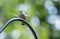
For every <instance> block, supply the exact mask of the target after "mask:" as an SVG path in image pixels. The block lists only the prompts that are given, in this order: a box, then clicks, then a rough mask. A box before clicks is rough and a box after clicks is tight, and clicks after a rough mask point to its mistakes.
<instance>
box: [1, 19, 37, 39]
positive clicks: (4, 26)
mask: <svg viewBox="0 0 60 39" xmlns="http://www.w3.org/2000/svg"><path fill="white" fill-rule="evenodd" d="M13 21H21V22H24V23H25V24H26V25H27V27H29V29H30V30H31V32H32V33H33V35H34V37H35V39H38V37H37V35H36V33H35V31H34V29H33V28H32V27H31V26H30V25H29V24H28V23H27V22H26V21H25V20H23V19H21V18H12V19H10V20H9V21H7V22H6V23H5V24H4V25H3V26H2V27H1V28H0V33H1V32H2V31H3V30H4V29H5V28H6V27H7V25H8V24H10V23H11V22H13Z"/></svg>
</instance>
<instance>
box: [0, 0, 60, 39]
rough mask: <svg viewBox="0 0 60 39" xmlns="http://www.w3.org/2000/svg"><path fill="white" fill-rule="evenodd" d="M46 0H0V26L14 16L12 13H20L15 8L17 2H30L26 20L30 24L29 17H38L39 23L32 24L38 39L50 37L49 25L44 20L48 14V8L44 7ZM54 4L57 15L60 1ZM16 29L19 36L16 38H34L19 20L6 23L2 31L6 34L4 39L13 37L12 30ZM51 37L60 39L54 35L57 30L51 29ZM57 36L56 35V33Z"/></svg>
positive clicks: (59, 11)
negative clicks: (6, 25)
mask: <svg viewBox="0 0 60 39" xmlns="http://www.w3.org/2000/svg"><path fill="white" fill-rule="evenodd" d="M45 1H46V0H0V26H2V25H3V24H4V23H5V22H7V21H8V20H9V19H11V18H15V17H16V16H14V14H20V13H19V11H18V10H17V7H18V5H19V4H25V3H27V4H30V6H31V8H30V9H29V10H28V11H27V12H26V14H27V15H28V16H27V22H28V23H29V24H30V25H31V19H32V17H34V16H37V17H38V18H39V21H40V24H39V25H37V26H33V25H32V27H33V28H34V30H35V31H36V33H37V35H38V38H39V39H50V26H51V24H49V23H48V22H47V20H46V17H48V16H49V13H48V10H47V9H46V8H45V7H44V3H45ZM52 2H53V3H54V5H55V6H56V8H57V9H58V15H60V1H58V2H54V1H53V0H52ZM14 30H18V31H19V32H20V34H21V36H20V37H19V38H17V39H34V37H33V35H32V33H31V31H30V30H29V29H28V28H27V27H26V25H23V26H22V25H21V22H12V23H11V24H9V25H8V27H7V28H6V29H5V31H4V32H6V34H7V36H6V38H5V39H15V38H13V37H12V36H11V35H12V32H13V31H14ZM52 32H53V36H52V37H53V39H60V35H59V37H56V38H55V37H54V36H55V34H56V33H58V32H57V31H55V30H54V29H53V31H52ZM54 33H55V34H54ZM57 36H58V35H57Z"/></svg>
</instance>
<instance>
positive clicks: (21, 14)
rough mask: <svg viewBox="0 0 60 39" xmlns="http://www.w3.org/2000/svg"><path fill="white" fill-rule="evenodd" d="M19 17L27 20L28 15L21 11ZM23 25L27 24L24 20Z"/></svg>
mask: <svg viewBox="0 0 60 39" xmlns="http://www.w3.org/2000/svg"><path fill="white" fill-rule="evenodd" d="M19 17H20V18H22V19H24V20H26V16H25V14H24V13H23V12H22V11H20V15H19ZM22 25H25V24H24V23H23V22H22Z"/></svg>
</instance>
